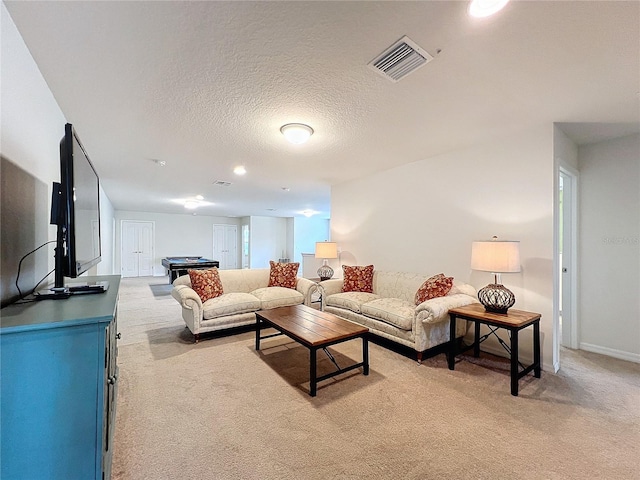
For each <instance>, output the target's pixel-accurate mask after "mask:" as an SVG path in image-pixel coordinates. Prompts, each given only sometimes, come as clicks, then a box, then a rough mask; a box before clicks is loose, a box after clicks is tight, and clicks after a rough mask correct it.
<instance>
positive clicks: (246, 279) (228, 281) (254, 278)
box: [218, 268, 269, 293]
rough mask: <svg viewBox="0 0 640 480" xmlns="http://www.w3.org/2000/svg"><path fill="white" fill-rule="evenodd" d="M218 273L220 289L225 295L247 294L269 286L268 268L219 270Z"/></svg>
mask: <svg viewBox="0 0 640 480" xmlns="http://www.w3.org/2000/svg"><path fill="white" fill-rule="evenodd" d="M218 273H219V274H220V281H222V287H223V288H224V291H225V293H227V292H244V293H249V292H252V291H254V290H257V289H258V288H262V287H266V286H268V285H269V269H268V268H243V269H233V270H220V271H219V272H218Z"/></svg>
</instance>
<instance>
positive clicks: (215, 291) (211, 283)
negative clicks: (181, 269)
mask: <svg viewBox="0 0 640 480" xmlns="http://www.w3.org/2000/svg"><path fill="white" fill-rule="evenodd" d="M187 273H188V274H189V278H190V279H191V288H193V289H194V290H195V292H196V293H197V294H198V296H199V297H200V299H201V300H202V301H203V302H206V301H207V300H210V299H212V298H216V297H219V296H220V295H222V294H223V291H222V282H221V281H220V275H219V274H218V269H217V268H210V269H209V270H192V269H190V270H187Z"/></svg>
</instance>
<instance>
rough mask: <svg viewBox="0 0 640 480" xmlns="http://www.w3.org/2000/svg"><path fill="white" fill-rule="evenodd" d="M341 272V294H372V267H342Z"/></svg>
mask: <svg viewBox="0 0 640 480" xmlns="http://www.w3.org/2000/svg"><path fill="white" fill-rule="evenodd" d="M342 271H343V273H344V275H343V276H344V279H343V282H342V291H343V292H366V293H373V265H367V266H366V267H358V266H354V267H351V266H349V265H343V266H342Z"/></svg>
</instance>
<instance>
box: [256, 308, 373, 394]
mask: <svg viewBox="0 0 640 480" xmlns="http://www.w3.org/2000/svg"><path fill="white" fill-rule="evenodd" d="M261 324H266V325H267V326H269V327H273V328H275V329H276V330H278V331H279V333H274V334H271V335H265V336H260V329H261V327H262V325H261ZM368 333H369V329H368V328H366V327H362V326H360V325H357V324H355V323H353V322H349V321H348V320H345V319H343V318H340V317H337V316H336V315H333V314H331V313H328V312H322V311H320V310H316V309H315V308H310V307H307V306H305V305H295V306H291V307H279V308H272V309H270V310H261V311H259V312H256V350H260V340H262V339H265V338H271V337H275V336H278V335H283V334H284V335H286V336H288V337H289V338H291V339H293V340H295V341H296V342H298V343H300V344H302V345H304V346H305V347H307V348H308V349H309V357H310V366H309V378H310V388H309V390H310V391H309V394H310V395H311V396H312V397H315V396H316V392H317V389H318V382H321V381H322V380H326V379H328V378H331V377H335V376H336V375H339V374H341V373H344V372H348V371H350V370H353V369H355V368H359V367H362V370H363V373H364V374H365V375H369V344H368V339H367V335H368ZM355 338H362V362H360V363H356V364H354V365H350V366H348V367H345V368H340V367H339V366H338V364H337V362H336V361H335V359H334V358H333V355H331V353H330V352H329V351H328V350H327V347H329V346H330V345H335V344H337V343H342V342H346V341H348V340H353V339H355ZM319 349H322V350H324V351H325V353H326V354H327V356H328V357H329V359H330V360H331V361H332V362H333V364H334V365H335V366H336V368H337V370H336V371H334V372H332V373H329V374H327V375H322V376H320V377H318V372H317V358H316V352H317V351H318V350H319Z"/></svg>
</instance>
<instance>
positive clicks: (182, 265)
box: [162, 257, 220, 283]
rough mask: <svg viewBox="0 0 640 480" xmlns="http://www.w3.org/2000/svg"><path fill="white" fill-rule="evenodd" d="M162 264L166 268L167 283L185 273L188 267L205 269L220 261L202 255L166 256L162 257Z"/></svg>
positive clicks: (214, 265)
mask: <svg viewBox="0 0 640 480" xmlns="http://www.w3.org/2000/svg"><path fill="white" fill-rule="evenodd" d="M162 266H163V267H164V268H166V269H167V273H168V275H169V283H173V281H174V280H175V279H176V278H178V277H180V276H182V275H186V274H187V270H188V269H192V268H193V269H197V270H205V269H207V268H213V267H219V266H220V262H219V261H217V260H209V259H208V258H202V257H167V258H163V259H162Z"/></svg>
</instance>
